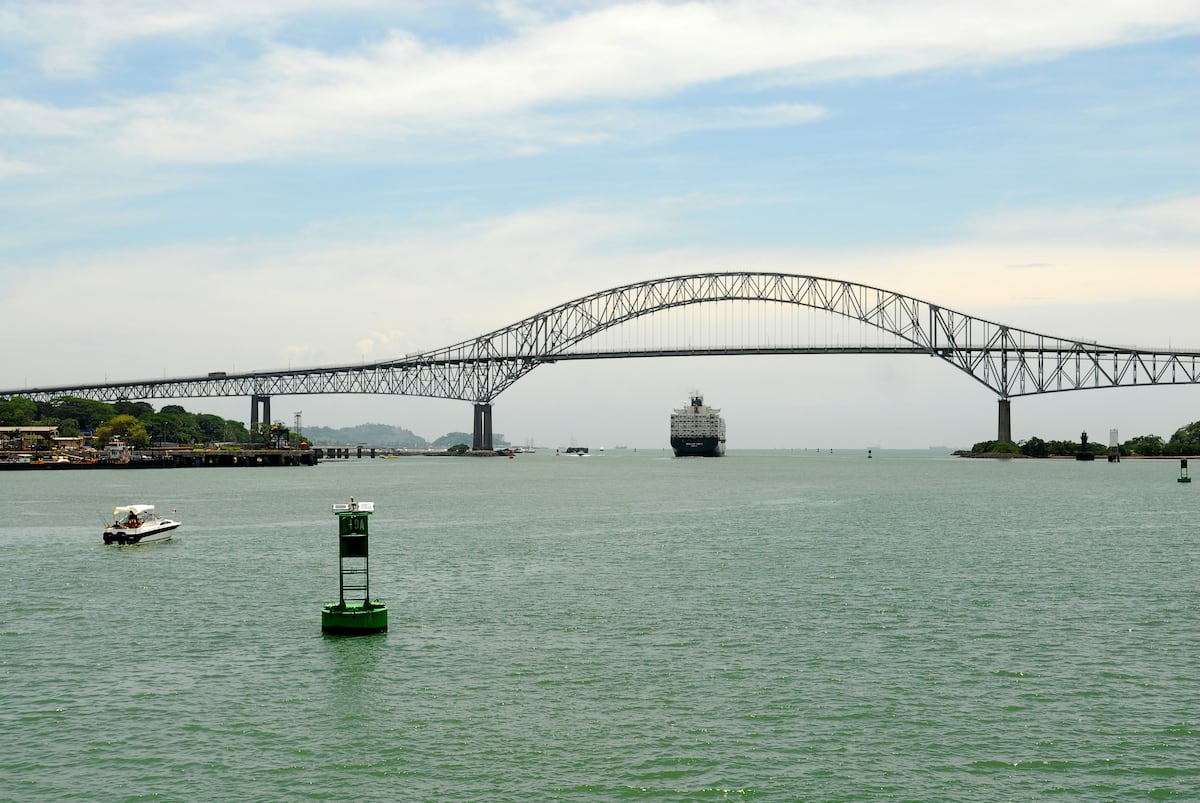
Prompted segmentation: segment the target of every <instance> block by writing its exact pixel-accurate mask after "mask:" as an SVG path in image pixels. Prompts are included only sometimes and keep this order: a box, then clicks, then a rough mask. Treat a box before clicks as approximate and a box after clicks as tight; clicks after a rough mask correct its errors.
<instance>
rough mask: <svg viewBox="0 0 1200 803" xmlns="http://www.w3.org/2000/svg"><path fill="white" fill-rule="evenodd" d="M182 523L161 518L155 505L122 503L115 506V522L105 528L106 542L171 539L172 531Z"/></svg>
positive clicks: (123, 542)
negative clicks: (155, 510) (155, 509)
mask: <svg viewBox="0 0 1200 803" xmlns="http://www.w3.org/2000/svg"><path fill="white" fill-rule="evenodd" d="M181 523H182V522H179V521H176V520H175V519H161V518H159V517H158V515H157V514H156V513H155V512H154V505H120V506H118V507H114V508H113V523H112V524H111V525H109V526H108V527H105V528H104V543H106V544H117V545H118V546H120V545H122V544H153V543H157V542H159V541H170V540H171V531H172V530H174V529H175V528H176V527H178V526H179V525H180V524H181Z"/></svg>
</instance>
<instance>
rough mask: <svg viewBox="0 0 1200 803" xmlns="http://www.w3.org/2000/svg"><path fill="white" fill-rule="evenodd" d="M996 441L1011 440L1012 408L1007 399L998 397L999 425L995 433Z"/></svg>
mask: <svg viewBox="0 0 1200 803" xmlns="http://www.w3.org/2000/svg"><path fill="white" fill-rule="evenodd" d="M996 440H998V441H1009V442H1011V441H1012V410H1011V409H1010V408H1009V400H1008V399H1000V426H999V427H998V431H997V433H996Z"/></svg>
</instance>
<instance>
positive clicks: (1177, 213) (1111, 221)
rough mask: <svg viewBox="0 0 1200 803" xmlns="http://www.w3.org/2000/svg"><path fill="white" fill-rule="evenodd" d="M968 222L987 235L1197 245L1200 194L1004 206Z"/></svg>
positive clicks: (1006, 237) (1198, 239) (1199, 224)
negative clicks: (1120, 202) (1115, 202)
mask: <svg viewBox="0 0 1200 803" xmlns="http://www.w3.org/2000/svg"><path fill="white" fill-rule="evenodd" d="M970 226H971V228H972V230H973V231H975V232H976V233H977V234H978V235H980V236H982V237H987V238H1005V239H1017V238H1022V239H1030V238H1036V239H1040V240H1047V241H1058V242H1062V241H1068V242H1080V241H1089V242H1111V241H1114V240H1115V241H1126V242H1138V241H1145V242H1154V243H1157V244H1159V245H1163V244H1170V243H1191V244H1192V245H1196V244H1198V243H1200V195H1190V196H1182V197H1178V198H1171V199H1167V200H1163V201H1156V202H1151V203H1143V204H1141V205H1138V206H1133V207H1128V208H1118V207H1111V206H1101V205H1099V204H1095V203H1093V204H1089V205H1086V206H1085V205H1077V206H1072V207H1070V208H1052V209H1030V208H1025V209H1020V210H1015V211H1001V212H994V213H990V214H984V215H976V216H975V217H974V218H973V219H972V221H971V223H970ZM1198 273H1200V271H1198Z"/></svg>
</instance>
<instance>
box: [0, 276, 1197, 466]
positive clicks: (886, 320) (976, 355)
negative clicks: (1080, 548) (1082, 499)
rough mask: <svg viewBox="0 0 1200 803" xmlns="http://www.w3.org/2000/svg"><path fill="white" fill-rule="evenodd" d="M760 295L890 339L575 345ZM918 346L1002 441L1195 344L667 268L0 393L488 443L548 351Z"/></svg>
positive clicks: (1180, 366) (898, 350)
mask: <svg viewBox="0 0 1200 803" xmlns="http://www.w3.org/2000/svg"><path fill="white" fill-rule="evenodd" d="M729 302H767V303H771V304H781V305H792V306H794V307H797V308H801V307H804V308H810V309H812V310H819V311H823V312H825V313H829V314H831V315H833V316H840V317H841V318H844V319H847V320H852V321H857V322H859V323H860V324H862V325H865V326H867V327H872V328H874V329H875V330H878V332H881V333H885V334H887V335H888V336H890V337H891V338H892V339H893V341H892V343H891V344H890V345H884V346H878V345H876V346H871V345H862V344H857V345H829V344H828V343H826V344H822V345H811V344H810V345H797V344H789V345H774V346H770V345H762V344H757V345H728V344H727V345H719V344H718V345H705V346H693V345H686V346H684V345H671V344H665V345H659V346H652V345H645V344H643V345H639V346H633V347H630V346H623V347H621V348H615V347H611V346H608V347H593V348H592V349H590V350H589V349H586V348H584V344H585V342H586V341H589V340H590V339H593V338H595V337H596V336H597V335H599V334H600V333H602V332H605V331H607V330H611V329H613V328H614V327H619V326H621V325H622V324H626V323H629V322H631V321H635V320H638V319H643V318H646V317H648V316H653V315H655V314H656V313H664V312H668V311H671V310H675V309H677V308H683V307H689V306H693V305H712V304H716V305H721V304H726V303H729ZM806 353H807V354H812V353H820V354H839V353H840V354H921V355H928V356H933V357H937V358H939V359H941V360H944V361H945V362H947V363H949V364H950V365H951V366H953V367H954V368H957V369H958V370H960V371H962V372H963V373H965V374H967V375H968V376H969V377H971V378H972V379H974V380H975V381H976V382H979V383H980V384H982V385H984V386H985V387H987V388H989V389H991V390H992V391H993V392H995V393H996V394H997V396H998V397H999V402H1000V411H999V427H998V437H999V439H1001V440H1011V423H1010V421H1011V419H1010V414H1009V400H1010V399H1011V398H1013V397H1018V396H1028V395H1033V394H1041V393H1054V392H1062V391H1069V390H1087V389H1097V388H1117V387H1132V386H1140V385H1179V384H1196V383H1200V351H1172V350H1165V351H1164V350H1151V349H1140V348H1130V347H1119V346H1107V345H1102V344H1099V343H1095V342H1091V341H1084V340H1073V339H1070V338H1064V337H1056V336H1052V335H1044V334H1039V333H1037V332H1032V331H1027V330H1024V329H1018V328H1016V327H1012V326H1006V325H1004V324H1000V323H995V322H992V321H987V320H984V319H982V318H977V317H974V316H972V315H967V314H965V313H962V312H956V311H954V310H951V309H947V308H945V307H942V306H939V305H937V304H932V303H929V302H927V301H922V300H921V299H917V298H913V297H911V296H906V295H903V294H901V293H897V292H894V291H891V290H884V289H882V288H878V287H871V286H869V285H864V284H858V283H856V282H850V281H844V280H839V279H828V278H822V277H819V276H808V275H799V274H787V273H755V272H721V273H698V274H691V275H685V276H672V277H667V278H661V279H650V280H647V281H642V282H636V283H634V284H627V285H623V286H621V287H614V288H612V289H609V290H603V291H600V292H597V293H592V294H590V295H586V296H583V297H581V298H576V299H574V300H571V301H567V302H565V303H562V304H559V305H558V306H556V307H552V308H551V309H548V310H545V311H544V312H540V313H538V314H536V315H533V316H530V317H528V318H525V319H523V320H520V321H517V322H516V323H513V324H510V325H508V326H505V327H503V328H501V329H497V330H495V331H493V332H489V333H487V334H483V335H480V336H478V337H476V338H473V339H471V340H464V341H462V342H460V343H455V344H454V345H451V346H446V347H444V348H441V349H437V350H435V351H428V352H421V353H417V354H410V355H408V356H405V357H402V358H400V359H396V360H387V361H382V362H375V363H367V364H361V365H346V366H334V367H319V368H306V369H288V370H286V371H259V372H249V373H233V374H226V373H223V372H219V373H214V374H208V375H206V376H200V377H181V378H176V379H166V378H164V379H155V380H143V381H130V382H118V383H106V384H103V385H76V386H64V387H52V388H30V389H22V390H9V391H0V399H10V398H13V397H15V396H22V397H25V398H30V399H33V400H35V401H46V400H50V399H52V398H55V397H59V396H65V395H71V396H78V397H81V398H89V399H96V400H100V401H122V400H131V399H163V398H185V397H217V396H249V397H250V398H251V423H252V425H253V424H256V423H257V422H258V420H259V419H258V414H259V409H260V405H261V407H262V410H263V420H264V422H269V420H270V397H271V396H272V395H306V394H358V393H367V394H391V395H407V396H428V397H433V398H442V399H458V400H462V401H468V402H472V403H473V404H474V406H475V419H474V424H473V429H474V444H473V447H474V448H475V449H491V448H492V402H493V401H494V400H495V399H496V397H497V396H499V395H500V393H502V392H503V391H504V390H506V389H507V388H508V387H510V386H511V385H512V384H513V383H514V382H516V381H517V380H518V379H520V378H521V377H523V376H525V375H526V374H527V373H529V372H530V371H532V370H533V369H534V368H537V367H538V366H539V365H543V364H546V363H553V362H557V361H559V360H578V359H612V358H628V357H666V356H700V355H746V354H806Z"/></svg>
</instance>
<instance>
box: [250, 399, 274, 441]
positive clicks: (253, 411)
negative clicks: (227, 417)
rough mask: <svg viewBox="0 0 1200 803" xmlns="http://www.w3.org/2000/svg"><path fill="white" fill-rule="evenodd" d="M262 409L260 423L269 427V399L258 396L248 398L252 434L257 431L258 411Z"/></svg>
mask: <svg viewBox="0 0 1200 803" xmlns="http://www.w3.org/2000/svg"><path fill="white" fill-rule="evenodd" d="M260 406H261V408H262V422H263V423H264V424H266V425H267V426H270V425H271V397H270V396H260V395H257V394H255V395H254V396H251V397H250V431H251V432H254V431H255V430H256V429H258V422H259V418H258V411H259V408H260Z"/></svg>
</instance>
